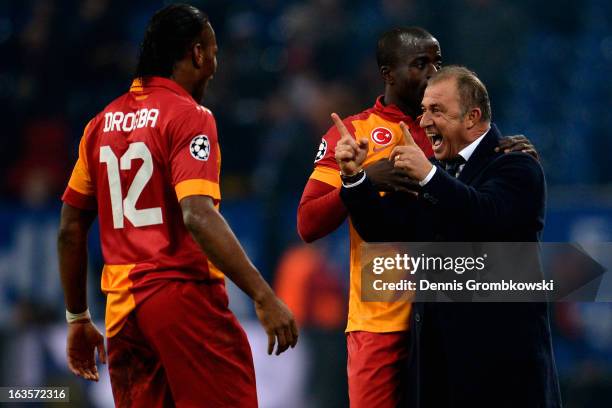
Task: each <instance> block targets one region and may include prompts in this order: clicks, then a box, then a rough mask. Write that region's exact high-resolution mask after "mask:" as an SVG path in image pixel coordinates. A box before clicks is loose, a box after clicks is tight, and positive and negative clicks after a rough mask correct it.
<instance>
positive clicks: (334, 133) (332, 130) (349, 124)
mask: <svg viewBox="0 0 612 408" xmlns="http://www.w3.org/2000/svg"><path fill="white" fill-rule="evenodd" d="M372 114H374V110H373V109H372V108H368V109H365V110H363V111H361V112H359V113H355V114H352V115H349V116H347V117H345V118H343V119H342V123H344V126H346V128H347V130H348V131H349V132H350V133H351V135H353V136H355V135H354V132H355V125H354V123H355V122H357V121H361V120H365V119H367V118H369V117H370V115H372ZM330 122H331V119H330ZM339 138H340V133H339V132H338V129H337V128H336V126H335V125H331V126H330V127H329V129H328V130H327V132H326V133H325V135H324V136H323V139H324V140H336V139H339Z"/></svg>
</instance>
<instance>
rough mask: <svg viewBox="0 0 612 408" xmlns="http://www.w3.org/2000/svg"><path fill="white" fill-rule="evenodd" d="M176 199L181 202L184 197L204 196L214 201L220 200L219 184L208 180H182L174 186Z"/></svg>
mask: <svg viewBox="0 0 612 408" xmlns="http://www.w3.org/2000/svg"><path fill="white" fill-rule="evenodd" d="M174 190H175V191H176V197H177V198H178V200H179V201H181V200H182V199H183V198H185V197H189V196H193V195H206V196H210V197H212V198H213V199H214V200H220V199H221V190H220V189H219V184H218V183H215V182H212V181H210V180H204V179H189V180H183V181H181V182H180V183H178V184H177V185H176V186H174Z"/></svg>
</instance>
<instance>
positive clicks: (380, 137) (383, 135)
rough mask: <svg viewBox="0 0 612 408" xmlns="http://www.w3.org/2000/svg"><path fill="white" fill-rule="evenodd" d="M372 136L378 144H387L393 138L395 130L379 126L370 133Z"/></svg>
mask: <svg viewBox="0 0 612 408" xmlns="http://www.w3.org/2000/svg"><path fill="white" fill-rule="evenodd" d="M370 138H371V139H372V141H373V142H374V143H376V144H377V145H381V146H386V145H388V144H389V143H391V140H393V132H391V131H390V130H389V129H387V128H386V127H377V128H376V129H374V130H372V133H370Z"/></svg>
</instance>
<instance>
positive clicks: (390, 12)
mask: <svg viewBox="0 0 612 408" xmlns="http://www.w3.org/2000/svg"><path fill="white" fill-rule="evenodd" d="M164 4H166V3H165V2H161V1H144V0H135V1H118V0H81V1H74V0H72V1H71V0H66V1H59V0H55V1H54V0H21V1H18V0H15V1H6V0H0V50H1V55H2V58H1V60H0V107H1V109H0V112H1V113H0V118H1V119H0V120H1V123H2V127H1V129H2V130H1V134H2V139H1V140H2V143H1V144H0V146H1V149H0V166H1V168H2V171H1V177H0V194H1V196H0V232H1V233H0V385H2V386H8V385H21V386H24V385H70V386H71V393H72V394H71V398H72V400H73V401H75V402H76V403H77V404H80V405H82V406H98V407H104V406H111V405H112V397H111V395H110V389H109V384H108V378H107V375H103V377H104V380H103V381H102V382H101V383H100V384H86V383H85V381H80V380H78V379H76V378H74V377H73V376H72V375H71V374H69V373H68V371H67V369H66V368H65V359H64V327H65V325H64V323H63V310H64V308H63V298H62V292H61V288H60V282H59V278H58V271H57V262H56V253H55V237H56V228H57V225H58V215H59V213H58V210H59V206H60V201H59V197H60V195H61V193H62V191H63V188H64V186H65V183H66V181H67V179H68V176H69V173H70V170H71V168H72V165H73V162H74V160H75V156H76V152H77V144H78V140H79V138H80V136H81V132H82V128H83V127H84V125H85V124H86V122H87V121H88V120H89V119H90V118H91V117H92V116H93V115H94V114H95V113H97V112H98V111H99V110H101V109H102V108H103V107H104V106H105V105H106V104H107V103H108V102H110V101H111V100H112V99H113V98H115V97H117V96H118V95H120V94H121V93H123V92H125V91H126V90H127V88H128V87H129V84H130V81H131V77H132V72H133V70H134V67H135V61H136V56H137V51H138V44H139V41H140V39H141V36H142V34H143V31H144V27H145V25H146V23H147V21H148V19H149V17H150V16H151V15H152V14H153V13H154V11H156V10H157V9H159V8H160V7H161V6H163V5H164ZM192 4H194V5H196V6H199V7H200V8H202V10H204V11H205V12H206V13H207V14H208V15H209V16H210V19H211V21H212V24H213V27H214V28H215V30H216V33H217V40H218V43H219V47H220V52H219V57H218V59H219V71H218V73H217V75H216V77H215V79H214V80H213V82H212V83H211V86H210V88H209V92H208V94H207V96H206V98H205V105H206V106H207V107H209V108H211V109H212V110H213V112H214V113H215V116H216V118H217V121H218V127H219V135H220V140H221V146H222V151H223V166H222V193H223V199H224V201H223V203H222V207H221V209H222V213H223V214H224V215H225V216H226V218H227V219H228V220H229V222H230V224H231V225H232V227H233V228H234V230H235V231H236V232H237V234H238V236H239V238H240V239H241V241H242V242H243V244H244V246H245V247H246V249H247V251H248V252H249V254H250V256H251V257H252V258H253V259H254V261H255V263H256V264H257V265H258V266H259V267H260V269H261V270H262V272H263V273H264V275H265V276H266V278H267V279H268V280H269V281H270V282H272V283H273V284H274V285H275V287H276V289H277V290H278V291H279V292H280V294H281V296H283V297H284V298H285V299H286V300H287V302H288V303H289V304H290V305H291V307H292V308H293V310H294V311H295V313H296V315H297V317H298V319H299V321H300V324H301V327H302V337H301V339H300V342H301V343H300V346H299V347H298V348H297V349H296V350H294V351H292V352H289V353H287V354H286V355H283V356H281V357H280V358H275V357H268V356H266V355H265V353H264V350H265V345H264V343H263V342H264V341H265V340H264V339H263V333H262V332H261V330H260V329H259V328H258V327H257V323H256V321H255V320H254V315H253V312H252V310H251V307H250V303H249V302H248V301H247V300H246V299H245V298H244V296H242V295H241V294H240V293H238V292H237V291H236V290H235V289H234V288H230V289H231V294H230V296H231V298H232V308H233V309H234V310H235V312H236V313H237V315H238V316H239V317H240V319H241V321H242V322H243V323H244V325H245V326H246V328H247V331H248V333H249V337H250V339H251V342H252V346H253V348H254V357H255V362H256V366H257V375H258V378H257V380H258V387H259V394H260V403H261V406H262V407H266V408H268V407H272V408H275V407H287V406H291V407H341V406H346V405H347V401H346V374H345V359H346V351H345V346H344V335H343V328H344V324H345V315H346V298H347V282H348V276H347V275H348V267H347V266H348V260H347V250H348V242H347V234H346V230H345V227H343V228H342V229H341V230H340V231H338V232H337V233H335V234H334V235H333V236H331V237H329V238H327V239H325V240H323V241H321V242H319V243H317V244H315V245H311V246H308V247H306V246H304V245H301V244H300V243H299V238H298V236H297V233H296V228H295V213H296V208H297V203H298V201H299V197H300V194H301V191H302V188H303V186H304V184H305V182H306V179H307V178H308V176H309V174H310V171H311V169H312V161H313V159H314V155H315V153H316V150H317V147H318V144H319V140H320V137H321V135H322V134H323V133H324V132H325V131H326V129H327V128H328V127H329V126H330V125H331V122H330V120H329V113H330V112H332V111H337V112H339V113H340V114H342V115H346V114H349V113H354V112H357V111H360V110H362V109H363V108H365V107H369V106H371V104H372V103H373V101H374V98H375V97H376V96H377V95H378V94H380V93H381V90H382V83H381V81H380V79H379V76H378V70H377V67H376V62H375V57H374V50H375V44H376V38H377V36H378V35H379V34H380V33H382V32H383V31H385V30H386V29H388V28H391V27H394V26H400V25H420V26H423V27H425V28H427V29H428V30H429V31H431V32H432V33H433V34H434V35H435V36H436V37H437V38H438V39H439V40H440V43H441V46H442V53H443V59H444V63H445V64H451V63H460V64H465V65H467V66H468V67H470V68H472V69H474V70H475V71H476V72H477V73H478V74H479V75H480V76H481V77H482V78H483V79H484V82H485V83H486V84H487V86H488V87H489V91H490V94H491V98H492V104H493V115H494V121H495V122H496V123H497V124H498V125H499V126H500V128H501V129H502V131H503V132H504V133H505V134H516V133H523V134H525V135H527V136H528V137H529V138H530V139H531V140H532V141H533V142H534V144H535V145H536V147H537V148H538V150H539V152H540V154H541V156H542V162H543V165H544V167H545V170H546V174H547V177H548V184H549V202H548V219H547V226H546V232H545V240H546V241H568V240H569V241H578V242H582V243H588V242H593V241H595V242H600V241H612V164H611V163H612V160H610V152H611V151H612V134H611V130H610V129H612V114H610V107H611V106H612V81H610V75H611V74H612V3H611V2H609V1H608V0H584V1H581V2H574V1H570V0H558V1H552V0H549V1H538V2H534V1H528V0H517V1H513V2H508V1H501V0H456V1H439V2H430V1H417V0H412V1H406V0H405V1H401V0H382V1H365V0H353V1H347V0H316V1H311V2H298V1H280V0H252V1H246V0H243V1H231V2H228V1H222V0H212V1H193V2H192ZM91 244H92V245H91V253H90V257H91V260H90V265H91V271H90V275H89V276H90V280H89V285H90V305H91V309H92V313H93V315H94V316H95V317H96V318H97V319H98V320H102V319H103V313H104V299H103V298H102V296H101V294H100V292H99V276H100V269H101V263H102V261H101V255H100V252H99V249H98V245H97V231H96V232H94V233H93V234H92V235H91ZM601 255H602V256H604V257H605V256H607V257H610V256H611V254H601ZM100 325H102V323H100ZM553 325H554V329H553V330H554V335H555V338H554V341H555V352H556V358H557V364H558V368H559V373H560V376H561V379H562V385H563V397H564V400H565V403H566V406H567V407H603V406H608V407H610V406H612V395H611V394H612V305H611V304H609V303H598V304H597V303H592V304H586V303H583V304H569V303H567V304H557V305H555V306H554V313H553Z"/></svg>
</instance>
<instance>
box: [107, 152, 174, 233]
mask: <svg viewBox="0 0 612 408" xmlns="http://www.w3.org/2000/svg"><path fill="white" fill-rule="evenodd" d="M135 159H141V160H142V166H140V169H138V172H137V173H136V176H134V180H132V184H131V185H130V187H129V189H128V192H127V195H126V197H125V198H123V193H122V191H121V178H120V177H119V169H121V170H130V169H131V168H132V160H135ZM100 163H106V170H107V174H108V188H109V190H110V201H111V208H112V213H113V226H114V227H115V229H119V228H123V217H124V216H125V218H127V219H128V220H130V222H131V223H132V224H133V225H134V226H135V227H145V226H147V225H156V224H161V223H162V222H163V220H162V211H161V208H160V207H154V208H145V209H141V210H137V209H136V202H137V201H138V197H140V194H141V193H142V190H143V189H144V188H145V186H146V185H147V183H148V182H149V180H150V179H151V176H152V175H153V158H152V156H151V152H150V151H149V149H148V148H147V145H146V144H144V143H143V142H135V143H131V144H130V146H129V147H128V149H127V150H126V152H125V153H124V154H123V156H121V160H117V156H115V153H113V151H112V149H111V148H110V146H102V147H101V148H100Z"/></svg>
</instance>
